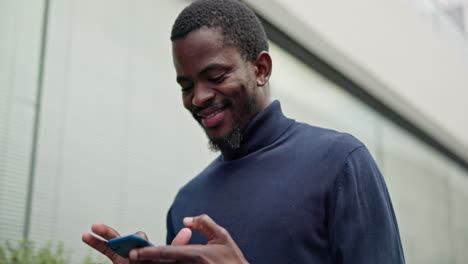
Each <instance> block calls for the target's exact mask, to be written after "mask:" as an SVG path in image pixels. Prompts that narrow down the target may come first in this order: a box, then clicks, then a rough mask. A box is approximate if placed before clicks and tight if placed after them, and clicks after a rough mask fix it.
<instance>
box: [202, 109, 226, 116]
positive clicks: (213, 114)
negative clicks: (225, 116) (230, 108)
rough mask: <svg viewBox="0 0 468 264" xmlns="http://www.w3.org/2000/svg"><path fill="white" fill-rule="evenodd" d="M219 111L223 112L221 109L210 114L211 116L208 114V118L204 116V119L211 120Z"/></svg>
mask: <svg viewBox="0 0 468 264" xmlns="http://www.w3.org/2000/svg"><path fill="white" fill-rule="evenodd" d="M221 111H223V110H222V109H219V110H218V111H216V112H214V113H212V114H209V115H208V116H205V117H204V118H212V117H213V116H215V115H217V114H219V113H221Z"/></svg>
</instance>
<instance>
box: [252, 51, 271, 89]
mask: <svg viewBox="0 0 468 264" xmlns="http://www.w3.org/2000/svg"><path fill="white" fill-rule="evenodd" d="M254 65H255V75H256V77H257V86H260V87H262V86H265V85H266V84H267V83H268V80H269V79H270V75H271V70H272V62H271V57H270V54H268V52H266V51H262V52H261V53H260V54H259V55H258V56H257V58H256V59H255V61H254Z"/></svg>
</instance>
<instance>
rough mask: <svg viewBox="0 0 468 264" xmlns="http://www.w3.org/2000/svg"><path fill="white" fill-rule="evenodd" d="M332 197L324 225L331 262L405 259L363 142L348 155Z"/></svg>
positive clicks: (352, 263)
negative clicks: (327, 233) (327, 232)
mask: <svg viewBox="0 0 468 264" xmlns="http://www.w3.org/2000/svg"><path fill="white" fill-rule="evenodd" d="M332 200H333V202H332V203H331V204H330V208H329V210H330V218H329V226H328V228H329V234H330V250H331V254H332V257H333V259H334V262H335V263H337V264H338V263H339V264H341V263H344V264H367V263H369V264H371V263H372V264H375V263H379V264H386V263H388V264H399V263H405V259H404V255H403V249H402V246H401V241H400V234H399V231H398V225H397V221H396V218H395V214H394V211H393V207H392V203H391V200H390V196H389V194H388V191H387V187H386V185H385V181H384V179H383V177H382V175H381V173H380V171H379V169H378V168H377V165H376V164H375V162H374V160H373V159H372V157H371V155H370V153H369V151H368V150H367V149H366V148H365V147H364V146H361V147H358V148H356V149H354V150H353V151H352V152H351V153H350V154H349V155H348V157H347V159H346V162H345V165H344V167H343V171H342V174H341V175H339V176H338V178H337V180H336V183H335V187H334V191H333V197H332Z"/></svg>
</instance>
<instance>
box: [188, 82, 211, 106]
mask: <svg viewBox="0 0 468 264" xmlns="http://www.w3.org/2000/svg"><path fill="white" fill-rule="evenodd" d="M214 97H215V91H214V90H213V89H211V88H209V87H206V86H205V85H203V84H199V85H196V86H195V87H194V94H193V98H192V104H193V105H194V106H197V107H205V106H206V104H207V102H209V101H211V100H212V99H213V98H214Z"/></svg>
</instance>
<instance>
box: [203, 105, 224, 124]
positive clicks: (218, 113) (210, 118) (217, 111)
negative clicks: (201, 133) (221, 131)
mask: <svg viewBox="0 0 468 264" xmlns="http://www.w3.org/2000/svg"><path fill="white" fill-rule="evenodd" d="M225 109H226V108H225V107H217V108H208V109H205V110H202V111H200V112H199V113H198V114H197V115H198V116H199V117H201V121H202V124H203V126H204V127H206V128H213V127H216V126H218V125H220V124H221V122H222V121H223V119H224V110H225Z"/></svg>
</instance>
